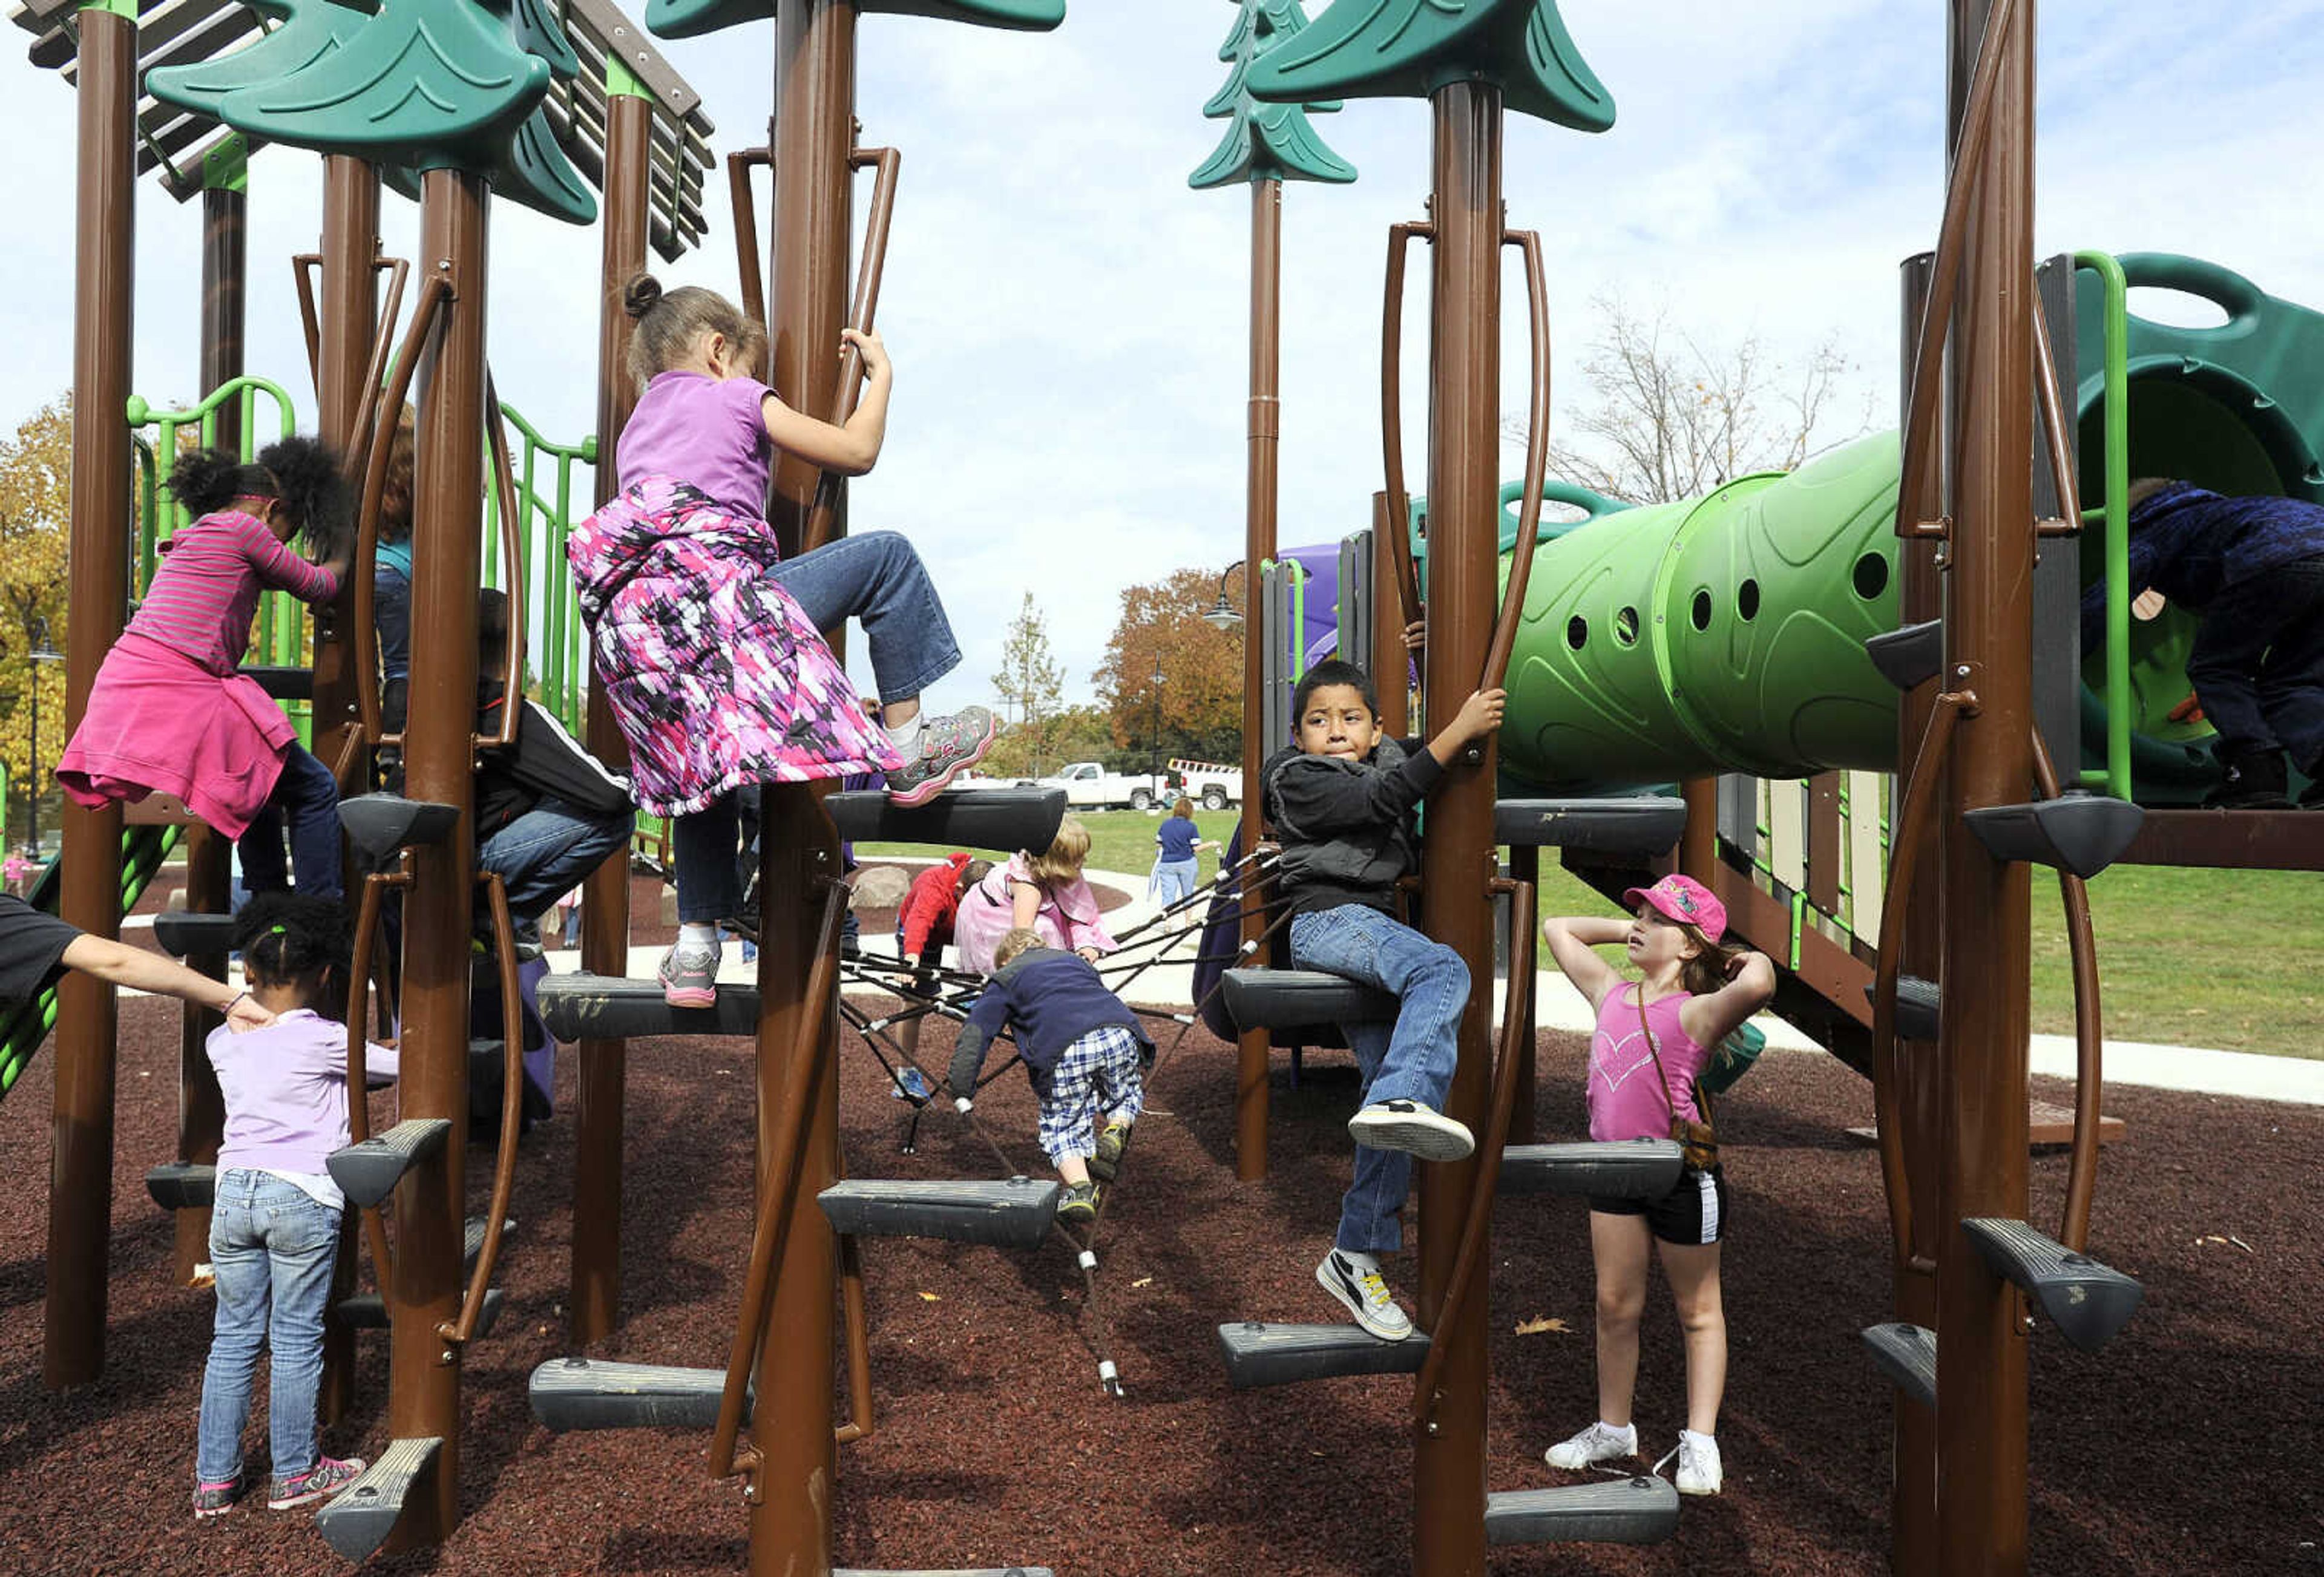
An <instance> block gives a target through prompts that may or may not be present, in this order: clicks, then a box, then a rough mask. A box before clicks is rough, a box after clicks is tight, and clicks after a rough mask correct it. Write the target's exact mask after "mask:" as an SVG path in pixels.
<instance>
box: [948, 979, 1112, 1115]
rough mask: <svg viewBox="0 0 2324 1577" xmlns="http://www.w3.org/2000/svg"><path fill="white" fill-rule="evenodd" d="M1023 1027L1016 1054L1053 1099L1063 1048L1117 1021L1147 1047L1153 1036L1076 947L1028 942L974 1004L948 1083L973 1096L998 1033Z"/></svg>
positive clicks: (1039, 1088)
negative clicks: (1051, 1091)
mask: <svg viewBox="0 0 2324 1577" xmlns="http://www.w3.org/2000/svg"><path fill="white" fill-rule="evenodd" d="M1012 1024H1013V1025H1015V1026H1016V1028H1017V1054H1018V1055H1019V1056H1022V1057H1023V1058H1024V1059H1025V1071H1026V1073H1027V1074H1029V1075H1030V1076H1031V1077H1032V1080H1033V1088H1034V1089H1035V1090H1036V1091H1037V1092H1038V1093H1040V1095H1041V1096H1042V1097H1043V1098H1044V1099H1047V1096H1048V1093H1049V1075H1050V1074H1052V1073H1053V1072H1054V1071H1056V1065H1057V1058H1058V1057H1059V1056H1063V1055H1064V1054H1065V1047H1068V1046H1071V1045H1072V1044H1073V1043H1074V1041H1076V1040H1079V1039H1080V1038H1081V1037H1083V1036H1084V1035H1087V1034H1088V1033H1089V1032H1090V1031H1091V1030H1093V1029H1102V1028H1105V1027H1106V1026H1107V1025H1109V1024H1119V1025H1120V1026H1122V1027H1123V1028H1126V1029H1128V1030H1129V1031H1130V1033H1131V1034H1132V1035H1135V1036H1136V1037H1138V1038H1139V1042H1140V1043H1141V1044H1143V1045H1144V1046H1145V1047H1147V1048H1148V1050H1149V1051H1150V1050H1151V1049H1152V1048H1153V1045H1154V1041H1153V1038H1152V1037H1150V1036H1148V1034H1147V1033H1146V1026H1145V1025H1144V1024H1143V1023H1142V1022H1140V1021H1139V1017H1138V1015H1137V1014H1136V1013H1134V1012H1132V1011H1131V1010H1130V1006H1129V1004H1127V1003H1125V1002H1124V1001H1122V1000H1121V999H1120V997H1117V996H1115V995H1114V994H1113V993H1112V992H1111V991H1108V990H1106V988H1105V982H1104V981H1102V980H1101V979H1099V978H1098V973H1097V971H1096V970H1095V969H1094V968H1093V967H1091V964H1090V961H1089V960H1088V959H1086V958H1084V957H1083V956H1082V955H1081V954H1078V953H1066V952H1064V951H1062V950H1060V949H1058V948H1056V947H1028V948H1027V949H1026V950H1025V951H1024V952H1022V953H1019V954H1018V955H1017V956H1016V957H1014V958H1012V959H1010V961H1009V962H1008V964H1006V965H1004V966H1003V967H1002V969H1001V973H999V974H996V975H994V976H993V977H992V979H991V981H990V982H988V983H987V984H986V986H985V988H984V994H983V995H982V996H980V997H978V998H977V999H976V1005H975V1006H974V1007H973V1008H971V1009H969V1010H968V1022H967V1023H965V1024H964V1025H962V1026H961V1027H960V1038H959V1039H958V1040H957V1041H955V1042H954V1046H953V1054H952V1072H951V1074H949V1075H947V1077H946V1080H945V1082H946V1083H947V1084H951V1086H952V1089H953V1093H954V1094H956V1095H973V1094H974V1093H975V1092H976V1076H977V1074H979V1073H981V1072H982V1071H983V1068H984V1054H985V1051H986V1049H987V1048H988V1047H990V1046H991V1044H992V1037H994V1036H996V1035H998V1034H1000V1033H1001V1030H1003V1029H1005V1028H1008V1027H1010V1025H1012Z"/></svg>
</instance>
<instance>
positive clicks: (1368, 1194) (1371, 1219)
mask: <svg viewBox="0 0 2324 1577" xmlns="http://www.w3.org/2000/svg"><path fill="white" fill-rule="evenodd" d="M1506 699H1507V692H1506V691H1502V690H1480V691H1478V692H1476V693H1475V694H1473V695H1471V696H1470V697H1469V698H1468V700H1467V701H1465V702H1463V703H1462V706H1461V711H1460V713H1459V715H1456V716H1455V717H1454V718H1453V719H1452V723H1451V724H1448V725H1447V726H1446V727H1445V729H1444V730H1443V733H1439V734H1438V735H1437V736H1436V737H1435V738H1434V739H1433V740H1431V741H1429V742H1428V743H1427V745H1426V747H1425V749H1424V748H1422V746H1421V743H1420V742H1419V741H1418V740H1412V741H1409V742H1404V741H1397V740H1393V739H1385V738H1383V737H1381V734H1380V730H1379V703H1378V702H1377V701H1376V700H1375V699H1374V698H1373V693H1372V685H1371V678H1370V677H1369V675H1368V674H1366V673H1365V671H1364V670H1363V669H1360V668H1358V667H1357V666H1356V665H1355V664H1353V663H1350V662H1340V661H1337V660H1333V661H1330V662H1319V663H1317V664H1316V665H1315V666H1314V668H1312V669H1308V670H1307V674H1306V677H1305V678H1303V679H1301V680H1300V681H1299V687H1298V689H1297V690H1296V691H1295V692H1294V694H1293V696H1292V719H1293V724H1292V726H1293V730H1294V733H1295V737H1296V742H1295V743H1293V744H1291V745H1289V746H1287V747H1286V748H1285V749H1283V750H1280V751H1278V752H1276V753H1275V754H1274V755H1273V756H1272V757H1270V758H1269V759H1268V763H1267V765H1266V766H1265V767H1264V768H1263V769H1261V770H1260V774H1259V781H1260V783H1261V785H1262V792H1263V793H1264V794H1265V796H1266V798H1265V799H1264V800H1263V801H1262V802H1261V803H1262V804H1263V805H1264V806H1265V807H1266V809H1267V816H1268V821H1269V823H1270V824H1271V825H1273V826H1274V828H1275V832H1276V836H1277V839H1278V840H1279V841H1280V842H1281V844H1282V847H1283V861H1282V864H1281V866H1280V867H1279V869H1278V871H1277V878H1276V885H1277V890H1279V891H1280V892H1281V893H1282V894H1283V895H1284V896H1285V897H1286V898H1288V899H1290V900H1291V903H1290V908H1291V915H1292V919H1291V925H1290V935H1291V960H1292V963H1293V964H1296V965H1297V966H1299V967H1300V968H1303V969H1317V970H1323V971H1324V972H1326V973H1332V974H1342V975H1345V976H1347V977H1348V978H1349V979H1351V980H1354V981H1359V982H1362V983H1363V984H1365V985H1369V986H1375V987H1378V988H1379V989H1380V990H1383V991H1391V992H1393V993H1395V995H1396V996H1397V998H1398V999H1399V1002H1400V1006H1399V1007H1398V1009H1397V1017H1396V1023H1395V1024H1394V1025H1393V1026H1392V1027H1391V1026H1389V1025H1386V1024H1343V1025H1342V1026H1341V1027H1340V1028H1341V1032H1342V1034H1344V1035H1345V1036H1346V1037H1347V1039H1348V1045H1349V1047H1351V1049H1352V1050H1353V1051H1354V1052H1355V1054H1356V1066H1357V1068H1358V1069H1359V1070H1360V1072H1361V1074H1362V1075H1363V1081H1364V1088H1363V1095H1362V1102H1363V1105H1362V1109H1361V1110H1360V1111H1358V1112H1357V1113H1356V1114H1355V1116H1353V1117H1351V1118H1350V1119H1349V1120H1348V1132H1349V1133H1350V1134H1351V1135H1352V1136H1353V1137H1354V1139H1355V1141H1356V1146H1357V1148H1356V1171H1355V1180H1354V1182H1353V1183H1352V1184H1351V1185H1350V1187H1349V1189H1348V1192H1347V1194H1346V1195H1345V1196H1344V1197H1343V1198H1342V1201H1341V1204H1340V1230H1339V1233H1338V1235H1337V1237H1336V1238H1335V1239H1334V1240H1333V1247H1332V1250H1331V1251H1330V1252H1329V1253H1327V1254H1325V1255H1324V1256H1323V1263H1322V1264H1320V1265H1318V1266H1317V1267H1316V1268H1315V1279H1316V1280H1317V1281H1319V1282H1321V1283H1322V1284H1323V1290H1324V1291H1326V1292H1328V1293H1330V1294H1331V1295H1332V1296H1333V1297H1336V1298H1338V1299H1339V1300H1340V1301H1341V1302H1342V1304H1345V1305H1347V1308H1348V1312H1349V1313H1350V1314H1353V1315H1354V1316H1355V1320H1356V1323H1358V1324H1359V1325H1360V1326H1362V1327H1363V1328H1364V1329H1365V1330H1366V1331H1368V1332H1369V1333H1371V1334H1373V1335H1375V1336H1377V1337H1379V1338H1380V1339H1381V1340H1382V1341H1384V1342H1399V1341H1402V1340H1403V1339H1404V1338H1405V1337H1406V1336H1409V1335H1410V1334H1411V1333H1412V1321H1411V1319H1410V1317H1409V1316H1407V1315H1406V1314H1405V1312H1404V1311H1403V1310H1402V1309H1400V1308H1398V1307H1397V1305H1396V1300H1395V1299H1394V1298H1392V1297H1391V1296H1388V1283H1387V1281H1386V1280H1385V1279H1384V1278H1383V1277H1382V1276H1381V1275H1380V1268H1379V1256H1380V1255H1381V1254H1384V1253H1393V1252H1394V1251H1395V1250H1397V1248H1399V1247H1401V1246H1402V1243H1403V1231H1402V1222H1400V1221H1399V1219H1398V1215H1397V1213H1398V1212H1399V1211H1401V1210H1402V1209H1403V1208H1404V1199H1405V1195H1406V1193H1407V1192H1408V1191H1409V1189H1410V1187H1411V1181H1412V1160H1411V1157H1414V1156H1418V1157H1421V1158H1422V1159H1424V1160H1431V1161H1457V1160H1459V1159H1461V1158H1462V1157H1463V1156H1466V1155H1467V1154H1469V1152H1470V1151H1471V1149H1473V1148H1476V1141H1475V1139H1474V1138H1473V1136H1471V1133H1470V1132H1469V1130H1468V1128H1467V1127H1466V1126H1465V1125H1463V1124H1462V1123H1459V1122H1456V1121H1454V1120H1452V1119H1451V1118H1449V1117H1446V1116H1444V1115H1443V1112H1442V1111H1441V1110H1440V1108H1442V1107H1443V1104H1444V1095H1445V1092H1446V1091H1447V1090H1448V1089H1450V1088H1451V1087H1452V1071H1453V1068H1454V1067H1455V1065H1457V1064H1458V1063H1459V1061H1460V1055H1461V1053H1460V1043H1459V1036H1460V1028H1461V1012H1462V1009H1463V1008H1465V1007H1466V1006H1467V1005H1468V1001H1469V968H1468V965H1467V964H1464V963H1462V959H1461V955H1460V954H1458V953H1455V952H1454V951H1453V950H1452V948H1450V947H1447V946H1445V945H1443V944H1442V943H1438V942H1432V941H1430V940H1429V939H1428V938H1427V937H1425V936H1422V935H1421V934H1420V933H1419V932H1417V931H1416V930H1413V929H1412V928H1411V927H1408V926H1405V925H1403V924H1400V923H1399V922H1398V921H1397V919H1396V918H1395V912H1394V910H1395V904H1396V884H1397V880H1398V879H1399V878H1400V877H1402V876H1404V875H1405V874H1406V872H1407V871H1411V870H1413V869H1415V868H1416V866H1417V865H1418V863H1419V845H1418V844H1417V842H1416V839H1415V837H1414V835H1413V825H1412V813H1413V809H1414V807H1416V806H1417V805H1418V804H1419V803H1420V801H1421V800H1422V799H1423V798H1425V797H1426V796H1427V795H1428V793H1429V792H1430V791H1431V790H1433V789H1434V788H1435V787H1436V786H1437V784H1438V783H1439V782H1440V781H1441V780H1442V779H1443V775H1444V769H1445V768H1447V767H1449V766H1451V765H1452V760H1453V758H1454V757H1455V756H1457V755H1459V754H1460V752H1462V750H1464V749H1466V748H1467V746H1468V745H1469V743H1470V742H1471V741H1472V740H1478V739H1482V738H1483V737H1484V736H1485V735H1487V734H1489V733H1492V732H1493V730H1495V729H1497V728H1499V726H1500V725H1501V712H1502V708H1503V705H1504V704H1505V701H1506Z"/></svg>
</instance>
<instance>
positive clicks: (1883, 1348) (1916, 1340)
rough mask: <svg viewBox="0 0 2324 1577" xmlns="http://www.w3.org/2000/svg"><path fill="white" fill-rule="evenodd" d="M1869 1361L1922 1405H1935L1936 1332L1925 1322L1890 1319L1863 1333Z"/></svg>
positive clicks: (1897, 1386) (1899, 1388)
mask: <svg viewBox="0 0 2324 1577" xmlns="http://www.w3.org/2000/svg"><path fill="white" fill-rule="evenodd" d="M1864 1345H1865V1346H1866V1347H1867V1348H1869V1349H1870V1350H1871V1352H1872V1361H1873V1362H1875V1363H1877V1364H1878V1365H1879V1366H1880V1372H1881V1373H1882V1374H1885V1375H1886V1376H1887V1377H1888V1378H1889V1379H1891V1380H1892V1381H1894V1382H1895V1386H1896V1388H1897V1389H1898V1390H1900V1391H1902V1392H1904V1394H1905V1395H1906V1396H1908V1397H1912V1398H1913V1400H1914V1401H1916V1402H1918V1403H1920V1404H1921V1406H1923V1407H1933V1406H1936V1405H1937V1333H1935V1332H1934V1331H1932V1330H1930V1329H1929V1328H1928V1327H1927V1326H1926V1325H1914V1324H1910V1323H1905V1322H1904V1321H1893V1322H1891V1323H1887V1324H1885V1325H1874V1326H1872V1327H1871V1328H1870V1329H1868V1330H1867V1331H1866V1332H1865V1333H1864Z"/></svg>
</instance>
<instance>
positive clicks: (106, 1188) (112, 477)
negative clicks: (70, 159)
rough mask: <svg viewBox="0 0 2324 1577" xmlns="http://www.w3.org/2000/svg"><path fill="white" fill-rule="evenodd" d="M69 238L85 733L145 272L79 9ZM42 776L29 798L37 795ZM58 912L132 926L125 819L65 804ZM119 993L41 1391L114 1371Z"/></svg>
mask: <svg viewBox="0 0 2324 1577" xmlns="http://www.w3.org/2000/svg"><path fill="white" fill-rule="evenodd" d="M78 16H79V22H80V51H79V58H80V107H79V111H78V115H79V130H78V145H77V148H76V152H75V160H76V170H77V180H78V198H79V200H78V205H77V208H76V214H75V232H74V238H73V278H74V281H76V283H75V288H74V291H73V411H74V414H75V417H76V420H74V422H73V430H72V524H71V531H72V536H71V550H72V567H71V572H70V576H69V581H68V591H69V596H70V599H71V604H72V622H71V625H70V626H69V630H68V631H67V634H66V641H65V726H66V729H67V732H68V736H69V733H70V731H71V730H72V729H75V728H78V727H79V726H80V719H81V713H82V712H83V710H84V709H85V708H86V707H87V706H88V692H89V687H90V686H91V685H92V684H94V683H95V682H96V679H97V665H98V664H100V663H102V662H103V661H104V660H105V654H106V651H107V650H109V649H110V648H111V647H112V645H113V642H114V641H115V638H116V637H118V636H119V635H120V633H121V625H122V621H123V616H124V613H126V611H127V605H128V601H129V511H130V498H129V429H128V427H127V425H126V424H125V422H124V420H123V417H122V412H123V410H124V409H125V408H126V406H127V405H128V401H129V361H130V345H131V343H132V324H131V309H132V304H133V302H132V291H131V283H132V281H133V278H134V272H135V268H136V262H135V255H134V252H135V244H136V235H135V226H134V222H133V213H134V208H135V206H136V205H135V198H136V195H137V193H136V186H135V183H136V164H135V159H136V143H135V129H134V128H135V119H134V116H135V111H136V95H137V24H136V23H135V22H134V20H132V19H131V18H129V17H124V16H123V15H122V14H120V13H119V12H116V11H110V10H106V9H104V8H102V7H99V6H94V5H88V6H83V7H82V8H81V10H80V11H79V13H78ZM37 779H38V774H37V772H36V773H35V781H34V783H33V785H32V788H33V791H34V792H35V793H37V792H38V791H39V788H40V784H39V782H38V780H37ZM63 824H64V845H63V861H64V871H63V874H64V883H63V890H62V902H61V905H60V913H61V914H62V915H63V917H64V918H65V919H66V920H67V921H68V922H69V923H70V924H72V925H75V926H78V927H80V928H81V929H82V930H84V931H88V932H91V933H93V934H95V935H97V936H117V935H119V934H120V929H121V807H119V806H118V805H109V806H107V807H105V808H104V809H102V810H85V809H83V808H82V807H79V806H78V805H75V804H73V803H72V802H71V801H70V800H67V801H66V802H65V807H64V817H63ZM118 1022H119V1010H118V1004H117V1002H116V1001H115V997H114V993H113V988H112V987H111V986H109V985H106V983H104V982H101V981H98V980H97V979H94V978H93V977H91V976H88V975H85V974H67V975H66V976H65V977H64V979H63V981H62V982H60V984H59V985H58V987H57V1048H56V1052H55V1054H54V1055H55V1056H56V1062H57V1071H56V1081H57V1082H56V1096H55V1105H54V1112H55V1117H54V1127H53V1130H52V1135H51V1159H50V1163H49V1235H48V1310H47V1314H48V1317H47V1321H46V1324H45V1326H44V1329H43V1331H42V1359H41V1378H42V1381H43V1382H44V1383H46V1384H47V1385H48V1386H49V1387H50V1388H51V1389H59V1388H63V1387H66V1386H72V1385H79V1384H82V1383H84V1382H86V1381H88V1380H93V1379H96V1378H97V1375H98V1373H99V1372H100V1371H101V1370H102V1369H104V1367H105V1307H106V1285H105V1284H106V1238H107V1236H108V1234H109V1233H110V1232H111V1231H112V1225H113V1096H114V1089H113V1081H114V1058H113V1046H114V1037H115V1029H116V1027H117V1025H118Z"/></svg>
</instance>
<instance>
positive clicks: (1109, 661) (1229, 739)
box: [1093, 569, 1242, 761]
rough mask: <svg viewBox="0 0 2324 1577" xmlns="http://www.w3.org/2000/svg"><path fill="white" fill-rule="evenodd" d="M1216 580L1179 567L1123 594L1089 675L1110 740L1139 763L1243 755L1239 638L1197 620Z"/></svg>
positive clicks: (1210, 572) (1213, 593) (1206, 606)
mask: <svg viewBox="0 0 2324 1577" xmlns="http://www.w3.org/2000/svg"><path fill="white" fill-rule="evenodd" d="M1218 578H1219V577H1218V575H1217V573H1216V572H1215V571H1213V570H1208V569H1181V570H1179V571H1177V572H1176V573H1175V574H1173V575H1172V576H1169V577H1168V578H1167V579H1166V580H1163V581H1161V582H1159V583H1157V584H1155V585H1151V586H1130V588H1128V589H1127V590H1125V591H1124V592H1123V593H1122V594H1121V617H1120V621H1119V622H1117V623H1116V624H1115V625H1114V628H1113V634H1112V635H1111V637H1110V638H1108V640H1107V641H1106V645H1105V658H1104V660H1102V662H1100V663H1099V664H1098V667H1097V672H1096V673H1095V674H1094V675H1093V678H1094V679H1095V680H1096V687H1097V696H1098V704H1099V705H1100V706H1101V707H1102V708H1103V709H1104V711H1105V713H1106V715H1107V716H1108V718H1109V720H1110V722H1111V726H1112V731H1113V738H1114V742H1115V743H1116V745H1117V746H1119V747H1121V748H1124V749H1128V748H1129V747H1131V746H1133V745H1134V746H1136V747H1137V749H1136V751H1135V752H1133V754H1134V755H1136V756H1139V757H1141V758H1143V759H1144V760H1145V761H1150V760H1151V759H1152V758H1153V757H1154V756H1155V755H1156V754H1160V755H1162V756H1166V757H1167V756H1192V757H1194V758H1195V759H1198V760H1203V761H1238V760H1240V758H1241V753H1242V638H1241V636H1240V633H1238V632H1232V631H1225V630H1218V629H1213V627H1212V626H1211V625H1210V624H1208V623H1207V622H1204V621H1203V613H1206V612H1208V611H1209V610H1210V608H1211V605H1212V603H1213V599H1214V598H1215V596H1216V594H1217V590H1218ZM1157 666H1158V667H1159V669H1160V671H1161V673H1162V676H1163V678H1162V683H1161V684H1160V685H1159V686H1157V685H1156V684H1155V682H1154V674H1155V671H1156V669H1157ZM1157 721H1158V724H1159V731H1160V732H1159V736H1158V739H1157Z"/></svg>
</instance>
